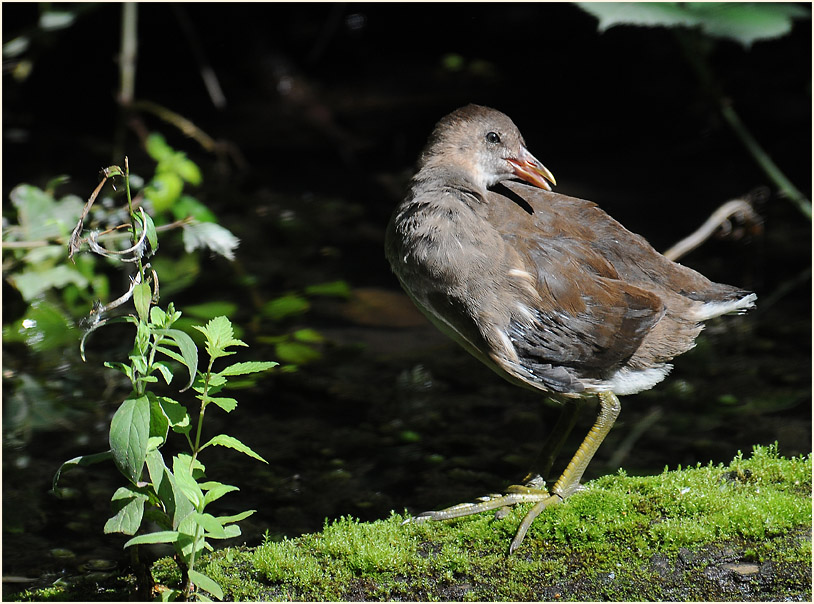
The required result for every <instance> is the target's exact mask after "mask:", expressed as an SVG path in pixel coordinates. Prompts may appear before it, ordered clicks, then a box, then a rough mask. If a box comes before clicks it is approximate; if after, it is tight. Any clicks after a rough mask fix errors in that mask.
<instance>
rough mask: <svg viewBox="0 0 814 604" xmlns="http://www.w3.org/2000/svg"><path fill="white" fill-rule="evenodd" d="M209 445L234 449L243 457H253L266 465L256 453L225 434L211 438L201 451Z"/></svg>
mask: <svg viewBox="0 0 814 604" xmlns="http://www.w3.org/2000/svg"><path fill="white" fill-rule="evenodd" d="M209 445H218V446H220V447H229V448H230V449H234V450H235V451H240V452H241V453H244V454H245V455H248V456H249V457H253V458H254V459H257V460H259V461H262V462H263V463H268V462H267V461H266V460H265V459H263V458H262V457H260V456H259V455H258V454H257V453H255V452H254V451H252V450H251V449H250V448H249V447H247V446H246V445H244V444H243V443H242V442H240V441H239V440H238V439H236V438H235V437H233V436H229V435H227V434H218V435H217V436H214V437H212V438H211V439H209V442H207V443H206V444H205V445H204V446H202V447H201V450H203V449H205V448H206V447H208V446H209Z"/></svg>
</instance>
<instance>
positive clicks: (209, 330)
mask: <svg viewBox="0 0 814 604" xmlns="http://www.w3.org/2000/svg"><path fill="white" fill-rule="evenodd" d="M195 329H197V330H198V331H200V332H201V333H202V334H204V336H205V337H206V348H207V351H208V352H209V354H210V356H213V357H214V356H216V355H217V354H218V353H221V352H223V351H224V350H226V349H227V348H228V347H229V346H246V343H245V342H242V341H240V340H238V339H236V338H235V337H234V336H235V332H234V329H232V322H231V321H229V319H228V318H226V317H223V316H220V317H215V318H214V319H212V320H210V321H209V322H208V323H207V324H206V325H205V326H204V327H200V326H197V327H195Z"/></svg>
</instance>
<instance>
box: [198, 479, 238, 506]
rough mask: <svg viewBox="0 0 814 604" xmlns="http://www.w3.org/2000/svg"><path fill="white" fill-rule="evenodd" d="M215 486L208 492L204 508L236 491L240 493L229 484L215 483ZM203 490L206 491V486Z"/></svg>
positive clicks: (202, 486)
mask: <svg viewBox="0 0 814 604" xmlns="http://www.w3.org/2000/svg"><path fill="white" fill-rule="evenodd" d="M214 485H215V486H213V487H211V488H209V489H208V490H206V495H205V496H204V507H206V506H208V505H209V504H210V503H212V502H213V501H215V500H217V499H220V498H221V497H223V496H224V495H226V494H227V493H232V492H234V491H239V490H240V489H238V488H237V487H233V486H232V485H229V484H221V483H219V482H218V483H214ZM201 488H202V489H204V485H201Z"/></svg>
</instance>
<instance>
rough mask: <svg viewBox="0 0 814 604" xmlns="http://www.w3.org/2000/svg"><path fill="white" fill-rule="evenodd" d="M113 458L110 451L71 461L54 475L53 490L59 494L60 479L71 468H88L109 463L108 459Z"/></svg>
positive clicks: (82, 456) (81, 456)
mask: <svg viewBox="0 0 814 604" xmlns="http://www.w3.org/2000/svg"><path fill="white" fill-rule="evenodd" d="M112 458H113V454H112V453H111V452H110V451H105V452H104V453H93V454H92V455H80V456H79V457H74V458H72V459H69V460H68V461H66V462H65V463H63V464H62V465H61V466H59V469H58V470H57V473H56V474H54V481H53V485H52V487H51V488H52V489H53V490H54V491H56V492H58V491H57V483H58V482H59V478H60V477H61V476H62V473H63V472H67V471H68V470H70V469H71V468H76V467H86V466H90V465H93V464H96V463H99V462H102V461H107V460H108V459H112Z"/></svg>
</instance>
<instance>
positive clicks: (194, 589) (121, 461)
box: [54, 160, 277, 601]
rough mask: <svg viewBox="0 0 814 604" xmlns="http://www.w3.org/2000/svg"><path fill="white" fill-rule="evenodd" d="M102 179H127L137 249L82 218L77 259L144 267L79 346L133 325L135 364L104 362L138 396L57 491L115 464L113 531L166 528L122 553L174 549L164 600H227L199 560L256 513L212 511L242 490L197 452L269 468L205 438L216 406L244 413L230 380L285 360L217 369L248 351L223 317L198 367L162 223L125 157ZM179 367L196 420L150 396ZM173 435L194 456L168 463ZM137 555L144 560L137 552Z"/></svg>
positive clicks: (210, 328) (74, 245) (92, 321)
mask: <svg viewBox="0 0 814 604" xmlns="http://www.w3.org/2000/svg"><path fill="white" fill-rule="evenodd" d="M104 175H105V180H107V179H111V178H123V179H124V185H125V186H124V188H125V192H126V195H127V201H128V213H129V215H130V225H129V230H130V243H131V245H130V247H129V248H127V249H126V250H120V251H115V252H114V251H111V250H108V249H106V248H103V247H102V246H101V245H100V244H99V242H98V240H97V237H96V236H95V235H94V233H93V232H91V233H90V234H89V235H88V236H87V237H84V238H83V237H82V234H83V222H82V219H80V221H79V223H78V224H77V226H76V228H75V229H74V232H73V234H72V235H71V237H70V256H73V255H74V254H75V253H76V252H77V251H79V250H80V249H82V248H84V246H85V245H87V246H88V247H90V248H91V249H92V250H93V251H94V252H96V253H98V254H102V255H111V254H115V255H118V256H120V257H121V259H122V261H124V262H128V263H132V264H134V265H135V266H136V269H137V270H136V272H135V274H134V276H132V277H131V285H130V288H129V290H128V291H127V292H126V293H125V294H124V295H123V296H121V297H120V298H119V299H117V300H115V301H114V302H111V303H109V304H108V305H102V304H101V303H97V304H96V305H95V306H94V309H93V311H92V312H91V314H90V316H89V317H88V319H87V321H86V325H87V327H88V328H87V331H86V332H85V334H84V336H83V338H82V342H81V346H80V349H81V351H82V353H83V357H84V347H85V342H86V340H87V337H88V335H89V334H91V333H92V332H94V331H95V330H97V329H99V328H100V327H102V326H104V325H106V324H110V323H114V322H124V323H129V324H132V325H133V326H134V327H135V329H136V335H135V340H134V345H133V349H132V351H131V352H130V354H129V356H128V361H127V362H106V363H105V366H106V367H109V368H112V369H116V370H118V371H120V372H121V373H123V374H124V375H125V376H126V377H127V378H128V380H129V381H130V383H131V386H132V390H131V392H130V394H129V395H128V397H127V398H126V399H125V400H124V402H122V404H121V405H120V406H119V408H118V410H117V411H116V412H115V414H114V415H113V418H112V420H111V423H110V434H109V443H110V449H109V450H108V451H106V452H103V453H98V454H94V455H85V456H80V457H77V458H74V459H71V460H69V461H67V462H65V463H64V464H63V465H62V467H61V468H60V469H59V470H58V472H57V474H56V476H55V477H54V490H55V491H57V492H58V489H57V483H58V481H59V478H60V475H61V473H62V472H63V471H65V470H67V469H69V468H71V467H74V466H86V465H90V464H93V463H97V462H100V461H104V460H108V459H112V460H113V462H114V463H115V465H116V467H117V468H118V470H119V471H120V472H121V474H122V475H123V476H124V477H125V478H126V479H127V484H126V485H125V486H123V487H120V488H119V489H118V490H117V491H116V492H115V493H114V494H113V497H112V504H113V511H114V515H113V516H112V517H111V518H110V519H109V520H108V521H107V523H106V524H105V527H104V530H105V532H106V533H114V532H119V533H124V534H126V535H135V534H136V533H137V532H138V531H139V530H142V529H143V528H144V527H143V522H144V521H145V520H149V521H150V522H152V523H154V524H156V525H157V526H158V527H159V530H157V531H151V532H146V533H144V534H140V535H138V536H135V537H133V538H132V539H130V540H129V541H127V542H126V543H125V544H124V547H125V548H129V547H133V548H135V547H136V546H138V545H141V544H148V543H168V544H172V545H173V547H174V549H175V552H176V560H177V562H178V563H179V566H180V568H181V572H182V577H183V582H182V587H181V589H180V590H171V591H165V592H162V597H163V598H165V599H174V598H177V597H181V598H183V599H184V600H187V599H189V598H190V597H195V598H197V599H199V600H204V601H206V600H209V596H214V597H215V598H219V599H220V598H222V597H223V592H222V589H221V588H220V586H219V585H218V584H217V583H216V582H215V581H213V580H212V579H210V578H209V577H207V576H206V575H204V574H202V573H201V572H199V571H198V570H196V562H197V561H198V558H199V555H200V554H201V552H202V551H203V550H204V549H212V546H211V545H210V544H209V540H212V539H228V538H232V537H236V536H238V535H240V528H239V527H238V525H237V524H236V523H237V522H239V521H241V520H243V519H244V518H246V517H248V516H250V515H251V514H252V513H254V510H247V511H244V512H241V513H238V514H235V515H231V516H215V515H213V514H212V513H210V511H209V510H208V508H209V506H210V504H212V503H213V502H215V501H217V500H218V499H220V498H221V497H223V496H224V495H226V494H228V493H231V492H234V491H237V490H238V488H237V487H235V486H232V485H227V484H223V483H221V482H217V481H213V480H208V479H207V478H206V475H205V470H206V469H205V466H204V464H203V463H202V462H201V461H200V459H199V456H200V453H201V452H202V451H203V450H204V449H206V448H208V447H211V446H221V447H228V448H231V449H234V450H236V451H238V452H241V453H243V454H245V455H248V456H249V457H252V458H254V459H257V460H259V461H262V462H264V463H265V460H264V459H263V458H262V457H261V456H260V455H258V454H257V453H255V452H254V451H253V450H252V449H251V448H249V447H248V446H246V445H245V444H243V443H242V442H241V441H239V440H238V439H236V438H234V437H232V436H229V435H226V434H218V435H216V436H213V437H212V438H209V439H208V440H206V441H204V439H203V434H204V432H203V420H204V417H205V414H206V410H207V408H208V407H209V406H210V405H215V407H218V408H220V409H222V410H223V411H226V412H227V413H229V412H232V411H234V410H235V408H236V407H237V401H236V400H235V399H234V398H230V397H224V396H219V395H220V393H221V391H222V390H223V389H224V388H227V387H228V386H229V380H230V378H233V377H235V376H243V375H247V374H252V373H258V372H262V371H266V370H268V369H270V368H272V367H274V366H276V365H277V363H276V362H238V363H233V364H231V365H228V366H226V367H223V368H221V369H220V370H219V371H215V367H214V365H215V363H216V361H218V360H219V359H222V358H224V357H228V356H231V355H233V354H234V350H232V349H234V348H235V347H239V346H246V344H245V343H244V342H242V341H241V340H239V339H237V338H235V336H234V329H233V327H232V324H231V322H230V321H229V320H228V319H227V318H226V317H223V316H220V317H215V318H214V319H212V320H210V321H209V322H208V323H207V324H206V326H204V327H200V326H195V329H197V330H198V331H199V332H200V333H201V334H202V335H203V337H204V342H205V350H206V354H207V355H208V357H209V361H208V363H207V366H206V369H205V370H203V371H199V369H198V349H197V347H196V345H195V343H194V341H193V340H192V338H191V337H190V336H189V334H187V333H186V332H184V331H181V330H180V329H177V328H175V327H174V324H175V323H176V322H177V321H178V320H179V319H180V317H181V313H180V312H178V311H176V310H175V308H174V306H173V304H172V303H170V304H169V305H168V306H167V309H166V310H163V309H162V308H160V307H159V306H157V305H156V304H157V302H158V292H159V287H158V275H157V273H156V271H155V270H153V269H152V268H151V267H150V264H149V263H148V262H147V259H148V258H149V257H150V256H151V255H152V254H153V253H154V252H155V250H156V249H157V247H158V240H157V236H156V227H155V225H154V223H153V221H152V219H151V218H150V216H149V215H148V214H147V213H146V212H144V210H143V208H139V210H138V211H136V210H135V209H134V207H133V203H132V199H131V194H130V182H129V172H128V167H127V161H126V160H125V169H124V170H122V169H121V168H119V167H118V166H111V167H109V168H107V169H106V170H105V171H104ZM103 183H104V181H103ZM100 189H101V185H100V186H99V187H97V189H96V191H95V192H94V195H92V196H91V199H90V200H89V202H88V206H90V205H91V204H92V203H93V201H94V198H95V194H96V193H98V191H99V190H100ZM86 210H87V208H86ZM129 300H132V302H133V305H134V307H135V311H136V312H135V314H127V315H122V316H118V317H112V318H108V316H107V315H108V313H110V311H111V310H113V309H114V308H116V307H118V306H121V305H122V304H124V303H125V302H126V301H129ZM179 369H180V370H181V371H183V372H184V373H185V374H186V375H187V376H188V379H187V383H186V386H185V387H184V388H183V389H182V390H181V392H184V391H187V390H188V389H189V388H190V387H191V388H192V390H193V391H194V392H195V393H196V394H195V398H196V399H197V401H198V402H197V405H198V412H197V414H195V415H191V414H190V412H189V411H188V409H187V407H186V406H185V405H184V404H183V403H181V402H179V401H176V400H175V399H173V398H170V397H168V396H163V395H160V394H157V393H155V392H153V391H152V390H151V387H152V386H153V385H154V384H155V383H156V382H158V381H159V380H160V379H162V380H163V381H164V382H165V383H166V384H167V385H169V384H170V383H171V382H172V380H173V377H174V375H175V373H176V372H177V371H178V370H179ZM170 433H177V434H180V435H182V436H183V437H184V439H185V440H186V443H187V445H188V447H189V452H188V453H178V454H176V455H174V456H173V457H172V458H171V459H170V460H169V463H168V461H167V460H166V459H165V457H164V454H163V453H162V447H163V446H164V445H165V444H166V443H167V439H168V436H169V434H170ZM134 551H137V550H134ZM134 557H135V559H136V560H137V559H138V556H137V555H135V556H134ZM140 576H144V577H146V579H145V580H144V581H146V583H147V585H141V586H140V595H149V592H150V591H151V588H152V578H151V576H150V574H149V570H146V569H145V570H144V572H142V573H141V574H140ZM144 581H143V582H144ZM207 594H209V595H207Z"/></svg>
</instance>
